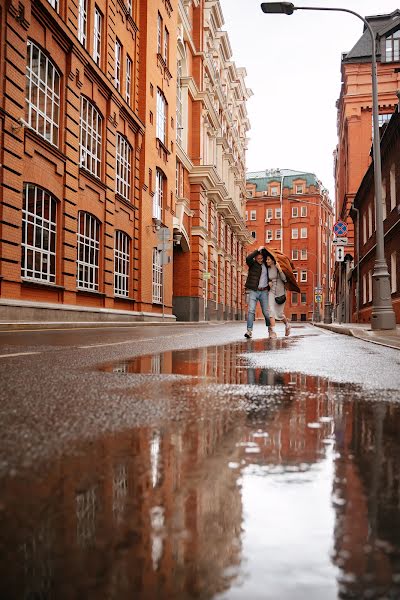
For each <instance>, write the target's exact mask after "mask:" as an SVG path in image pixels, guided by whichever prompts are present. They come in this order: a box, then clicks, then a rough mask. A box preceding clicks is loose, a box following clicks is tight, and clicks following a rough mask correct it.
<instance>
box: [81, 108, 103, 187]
mask: <svg viewBox="0 0 400 600" xmlns="http://www.w3.org/2000/svg"><path fill="white" fill-rule="evenodd" d="M101 127H102V117H101V115H100V113H99V112H98V110H97V109H96V108H95V107H94V105H93V104H92V103H91V102H89V100H88V99H87V98H85V97H84V96H81V116H80V166H81V167H84V168H85V169H87V170H88V171H89V173H92V175H95V176H96V177H100V174H101V139H102V136H101Z"/></svg>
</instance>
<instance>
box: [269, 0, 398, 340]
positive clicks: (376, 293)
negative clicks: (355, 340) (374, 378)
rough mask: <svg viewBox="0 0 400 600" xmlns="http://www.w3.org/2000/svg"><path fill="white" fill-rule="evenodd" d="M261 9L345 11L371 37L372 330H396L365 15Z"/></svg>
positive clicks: (273, 5) (286, 6) (277, 5)
mask: <svg viewBox="0 0 400 600" xmlns="http://www.w3.org/2000/svg"><path fill="white" fill-rule="evenodd" d="M261 10H262V11H263V12H264V13H270V14H286V15H291V14H293V11H295V10H324V11H326V10H327V11H336V12H347V13H350V14H352V15H354V16H355V17H357V18H359V19H361V21H363V23H364V25H365V27H366V29H368V31H369V33H370V36H371V47H372V49H371V67H372V68H371V76H372V119H373V130H374V136H373V154H374V183H375V216H376V234H375V235H376V255H375V264H374V272H373V274H372V278H373V294H372V315H371V328H372V329H395V328H396V317H395V314H394V310H393V305H392V301H391V293H390V281H389V272H388V268H387V263H386V259H385V247H384V229H383V211H382V170H381V147H380V138H379V118H378V82H377V76H376V41H375V33H374V32H373V30H372V27H371V25H370V24H369V23H368V21H367V20H366V19H364V17H362V16H361V15H359V14H358V13H356V12H354V11H353V10H349V9H347V8H323V7H317V6H294V5H293V4H292V3H291V2H263V3H262V4H261Z"/></svg>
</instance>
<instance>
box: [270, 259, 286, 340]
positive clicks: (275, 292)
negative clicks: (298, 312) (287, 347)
mask: <svg viewBox="0 0 400 600" xmlns="http://www.w3.org/2000/svg"><path fill="white" fill-rule="evenodd" d="M266 263H267V269H268V284H269V291H268V308H269V318H270V322H271V324H270V326H269V328H268V331H269V337H270V338H276V337H277V336H276V332H275V323H276V319H278V320H279V321H283V322H284V323H285V335H286V336H288V335H289V334H290V323H289V319H288V318H287V317H286V316H285V304H286V302H284V303H283V304H277V302H275V298H276V297H278V296H282V295H283V294H284V293H285V283H286V275H285V274H284V272H283V271H282V268H281V266H280V264H279V262H278V261H276V260H275V259H274V258H272V256H271V255H270V254H268V255H267V258H266Z"/></svg>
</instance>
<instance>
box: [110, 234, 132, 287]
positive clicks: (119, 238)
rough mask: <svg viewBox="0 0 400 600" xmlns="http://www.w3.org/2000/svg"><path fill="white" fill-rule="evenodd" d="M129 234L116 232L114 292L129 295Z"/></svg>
mask: <svg viewBox="0 0 400 600" xmlns="http://www.w3.org/2000/svg"><path fill="white" fill-rule="evenodd" d="M129 241H130V240H129V236H128V235H127V234H126V233H124V232H123V231H116V232H115V245H114V294H115V295H116V296H128V295H129Z"/></svg>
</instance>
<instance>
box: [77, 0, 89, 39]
mask: <svg viewBox="0 0 400 600" xmlns="http://www.w3.org/2000/svg"><path fill="white" fill-rule="evenodd" d="M86 30H87V0H78V40H79V41H80V43H81V44H82V46H84V48H86V32H87V31H86Z"/></svg>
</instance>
